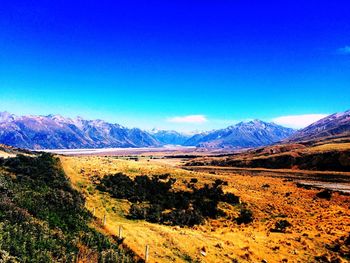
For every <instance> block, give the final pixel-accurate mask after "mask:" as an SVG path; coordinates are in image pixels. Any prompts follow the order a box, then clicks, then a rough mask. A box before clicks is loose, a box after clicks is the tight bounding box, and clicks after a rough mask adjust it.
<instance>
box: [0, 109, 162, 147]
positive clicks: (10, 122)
mask: <svg viewBox="0 0 350 263" xmlns="http://www.w3.org/2000/svg"><path fill="white" fill-rule="evenodd" d="M0 142H1V143H3V144H7V145H11V146H15V147H19V148H26V149H65V148H67V149H70V148H108V147H149V146H160V143H159V142H158V141H157V140H156V139H155V138H154V137H153V136H151V135H150V134H149V133H147V132H144V131H142V130H140V129H137V128H133V129H128V128H126V127H123V126H121V125H119V124H111V123H107V122H105V121H102V120H84V119H82V118H80V117H77V118H74V119H71V118H64V117H62V116H60V115H48V116H16V115H13V114H10V113H8V112H2V113H0Z"/></svg>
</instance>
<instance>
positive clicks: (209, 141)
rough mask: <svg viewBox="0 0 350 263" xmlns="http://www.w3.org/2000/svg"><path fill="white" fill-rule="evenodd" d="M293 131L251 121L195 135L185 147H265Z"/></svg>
mask: <svg viewBox="0 0 350 263" xmlns="http://www.w3.org/2000/svg"><path fill="white" fill-rule="evenodd" d="M293 133H295V130H293V129H291V128H286V127H283V126H280V125H277V124H275V123H268V122H263V121H261V120H253V121H248V122H240V123H237V124H236V125H232V126H229V127H227V128H225V129H220V130H214V131H212V132H209V133H202V134H199V135H198V134H197V135H195V136H193V137H192V138H190V139H189V140H188V141H187V142H185V145H188V144H190V143H195V144H196V146H201V147H207V148H227V147H229V148H249V147H258V146H265V145H270V144H273V143H276V142H278V141H281V140H283V139H286V138H288V137H289V136H291V135H292V134H293Z"/></svg>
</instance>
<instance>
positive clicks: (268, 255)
mask: <svg viewBox="0 0 350 263" xmlns="http://www.w3.org/2000/svg"><path fill="white" fill-rule="evenodd" d="M61 161H62V164H63V168H64V170H65V172H66V174H67V175H68V176H69V178H70V179H71V181H72V183H73V185H74V187H76V188H77V189H78V190H79V191H81V192H82V193H83V194H84V196H85V197H86V206H87V208H88V209H89V210H90V211H92V212H93V211H95V215H96V216H97V217H98V218H100V220H101V221H102V219H103V216H104V215H106V218H107V220H106V222H107V223H106V225H105V226H104V227H101V226H100V225H99V226H96V227H98V228H100V229H101V231H103V232H105V233H106V234H110V235H117V234H118V228H119V226H122V227H123V237H125V240H124V244H125V246H127V247H129V248H130V249H132V250H133V251H134V252H135V253H136V254H137V255H139V256H140V257H142V258H143V257H144V253H145V246H146V245H150V261H149V262H263V261H262V260H266V262H317V261H316V259H315V257H316V256H324V257H323V259H324V260H325V259H326V258H328V259H329V260H331V258H333V260H334V259H335V258H338V259H339V262H347V260H348V259H346V258H344V257H340V256H339V253H338V252H333V251H331V250H330V249H329V248H327V245H328V246H332V244H333V242H337V240H338V239H339V238H342V237H347V236H348V235H349V232H350V210H349V207H350V196H347V195H340V194H339V193H334V194H333V195H332V198H331V199H330V200H326V199H321V198H317V197H316V194H317V193H318V192H319V191H320V190H317V189H304V188H298V187H296V185H295V183H293V182H291V181H287V180H284V179H282V178H273V177H268V176H249V175H238V174H236V173H232V172H229V171H228V172H221V173H219V174H214V173H213V172H210V173H209V172H208V173H206V172H200V171H199V172H197V171H187V170H183V169H180V168H178V167H177V164H178V162H179V161H181V160H176V159H170V161H167V160H164V159H151V158H150V157H149V156H147V157H139V159H138V161H135V160H130V159H128V158H122V157H118V158H116V157H111V156H109V157H104V156H80V157H78V156H75V157H68V156H65V157H61ZM117 172H123V173H125V174H127V175H128V176H130V177H134V176H137V175H159V174H164V173H170V174H171V177H174V178H177V182H176V184H175V186H174V187H175V188H176V189H182V190H184V189H187V186H186V182H188V181H189V180H190V179H191V178H197V179H198V185H199V186H200V185H203V184H204V183H209V184H210V183H212V182H213V181H215V180H216V179H218V178H219V179H222V180H225V181H227V182H228V185H227V186H224V190H225V191H226V192H231V193H234V194H235V195H238V196H240V197H241V200H242V202H244V203H246V205H247V207H248V208H249V209H250V210H252V211H253V216H254V221H253V223H250V224H247V225H244V224H242V225H238V224H237V223H236V221H235V220H234V219H235V218H236V217H237V216H238V213H239V205H238V206H236V207H225V206H223V207H222V209H223V210H224V211H225V212H226V214H227V216H225V217H221V218H218V219H210V220H207V221H206V222H205V224H203V225H198V226H195V227H192V228H190V227H183V228H180V227H177V226H165V225H159V224H153V223H148V222H145V221H143V220H129V219H127V218H126V215H127V213H128V209H129V207H130V203H129V202H128V201H126V200H119V199H114V198H112V197H110V196H109V194H106V193H102V192H100V191H98V190H96V189H95V187H96V184H95V183H94V182H95V180H96V177H95V176H97V177H100V178H101V177H103V176H105V175H108V174H113V173H117ZM281 220H287V221H288V222H289V223H291V226H290V227H288V228H287V229H286V232H285V233H276V232H271V231H270V230H271V229H272V228H274V226H275V223H276V222H278V221H281ZM342 249H344V248H343V247H342ZM320 262H326V261H320ZM334 262H335V261H334Z"/></svg>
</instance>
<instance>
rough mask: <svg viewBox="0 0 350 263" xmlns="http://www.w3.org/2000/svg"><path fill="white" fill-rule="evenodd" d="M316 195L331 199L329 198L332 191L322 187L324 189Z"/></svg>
mask: <svg viewBox="0 0 350 263" xmlns="http://www.w3.org/2000/svg"><path fill="white" fill-rule="evenodd" d="M316 196H317V197H318V198H322V199H327V200H331V198H332V191H330V190H328V189H324V190H322V191H320V192H318V193H317V194H316Z"/></svg>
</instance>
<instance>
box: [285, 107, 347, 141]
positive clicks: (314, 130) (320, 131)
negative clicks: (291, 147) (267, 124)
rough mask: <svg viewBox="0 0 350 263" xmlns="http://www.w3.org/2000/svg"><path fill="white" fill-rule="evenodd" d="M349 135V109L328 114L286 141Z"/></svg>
mask: <svg viewBox="0 0 350 263" xmlns="http://www.w3.org/2000/svg"><path fill="white" fill-rule="evenodd" d="M349 135H350V110H347V111H345V112H340V113H334V114H332V115H329V116H327V117H325V118H323V119H321V120H319V121H317V122H315V123H313V124H311V125H309V126H308V127H306V128H304V129H302V130H299V131H298V132H296V133H295V134H294V135H293V136H292V137H291V138H288V141H292V142H300V141H309V140H315V139H320V138H326V137H341V136H349Z"/></svg>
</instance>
